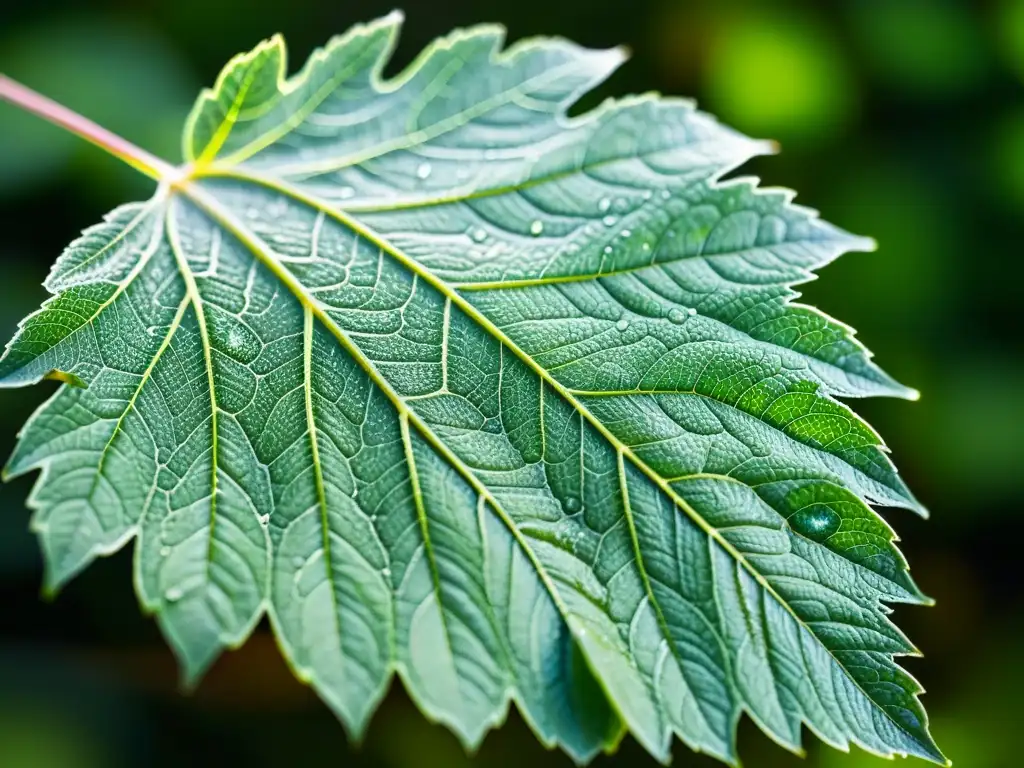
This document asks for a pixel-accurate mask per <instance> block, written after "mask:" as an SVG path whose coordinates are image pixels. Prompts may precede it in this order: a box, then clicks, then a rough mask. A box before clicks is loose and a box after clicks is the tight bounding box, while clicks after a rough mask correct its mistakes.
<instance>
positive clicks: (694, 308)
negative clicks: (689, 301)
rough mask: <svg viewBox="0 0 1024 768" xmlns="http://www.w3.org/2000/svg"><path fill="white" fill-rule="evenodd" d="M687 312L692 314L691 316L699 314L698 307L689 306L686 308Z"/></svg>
mask: <svg viewBox="0 0 1024 768" xmlns="http://www.w3.org/2000/svg"><path fill="white" fill-rule="evenodd" d="M686 314H688V315H690V316H691V317H692V316H693V315H696V314H697V308H696V307H688V308H687V310H686Z"/></svg>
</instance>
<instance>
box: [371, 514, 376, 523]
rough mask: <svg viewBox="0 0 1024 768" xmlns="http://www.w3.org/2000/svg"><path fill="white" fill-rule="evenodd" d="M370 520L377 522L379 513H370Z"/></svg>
mask: <svg viewBox="0 0 1024 768" xmlns="http://www.w3.org/2000/svg"><path fill="white" fill-rule="evenodd" d="M370 522H371V523H376V522H377V515H370Z"/></svg>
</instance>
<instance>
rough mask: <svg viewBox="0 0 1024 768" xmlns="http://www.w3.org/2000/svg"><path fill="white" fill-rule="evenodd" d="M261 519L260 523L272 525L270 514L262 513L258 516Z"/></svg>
mask: <svg viewBox="0 0 1024 768" xmlns="http://www.w3.org/2000/svg"><path fill="white" fill-rule="evenodd" d="M257 519H258V520H259V521H260V525H264V526H266V525H270V514H269V513H268V514H265V515H260V516H259V517H258V518H257Z"/></svg>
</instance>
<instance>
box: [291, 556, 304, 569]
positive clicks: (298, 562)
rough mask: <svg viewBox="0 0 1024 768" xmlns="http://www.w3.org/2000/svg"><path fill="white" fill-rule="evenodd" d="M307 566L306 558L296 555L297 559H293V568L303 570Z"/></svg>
mask: <svg viewBox="0 0 1024 768" xmlns="http://www.w3.org/2000/svg"><path fill="white" fill-rule="evenodd" d="M305 564H306V558H304V557H300V556H299V555H296V556H295V557H293V558H292V566H294V567H295V568H301V567H302V566H304V565H305Z"/></svg>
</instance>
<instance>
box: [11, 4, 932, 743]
mask: <svg viewBox="0 0 1024 768" xmlns="http://www.w3.org/2000/svg"><path fill="white" fill-rule="evenodd" d="M400 23H401V19H400V17H399V16H398V15H397V14H392V15H391V16H388V17H386V18H384V19H381V20H379V21H376V22H374V23H372V24H369V25H366V26H358V27H355V28H354V29H352V30H351V31H350V32H349V33H347V34H346V35H345V36H343V37H339V38H335V39H334V40H332V41H331V42H330V43H329V44H328V45H327V46H326V47H325V48H324V49H322V50H320V51H318V52H316V53H315V54H314V55H313V56H312V57H311V59H310V60H309V62H308V63H307V64H306V65H305V67H304V68H303V70H302V71H301V72H300V73H299V74H297V75H295V76H293V77H291V78H290V79H284V74H285V50H284V44H283V42H282V41H281V40H280V39H279V38H274V39H272V40H270V41H267V42H265V43H263V44H261V45H259V46H258V47H257V48H256V49H255V50H253V51H252V52H251V53H249V54H246V55H244V56H239V57H236V58H235V59H233V60H232V61H231V62H230V63H229V64H228V66H227V68H226V69H225V70H224V72H223V73H222V75H221V77H220V79H219V80H218V81H217V84H216V86H215V87H214V88H213V89H212V90H208V91H204V92H203V94H202V95H201V96H200V98H199V101H198V103H197V104H196V106H195V109H194V111H193V113H192V116H191V118H190V120H189V122H188V124H187V127H186V130H185V137H184V148H185V153H186V159H187V164H186V165H185V166H184V167H183V168H182V169H180V170H179V171H178V172H177V173H176V174H175V175H172V176H170V177H168V178H165V179H163V181H162V183H161V184H160V186H159V189H158V190H157V192H156V194H155V196H154V197H153V198H152V199H151V200H149V201H147V202H144V203H138V204H131V205H126V206H123V207H121V208H119V209H117V210H115V211H114V212H112V213H111V214H110V215H109V216H108V217H107V219H106V220H105V221H104V222H103V223H102V224H99V225H97V226H95V227H93V228H91V229H89V230H87V231H86V232H85V234H84V235H83V236H82V237H81V238H80V239H78V240H76V241H75V242H74V243H73V244H72V245H71V246H70V247H69V248H68V249H67V251H66V252H65V253H64V254H63V255H62V256H61V257H60V258H59V259H58V261H57V263H56V264H55V266H54V268H53V271H52V273H51V274H50V276H49V278H48V279H47V282H46V286H47V288H48V289H49V290H50V291H51V292H53V293H54V294H55V296H54V297H53V298H52V299H50V300H49V301H48V302H47V303H46V304H45V305H44V306H43V308H42V309H41V310H40V311H39V312H37V313H36V314H34V315H32V316H31V317H29V318H28V319H27V320H25V321H24V323H23V324H22V326H21V329H20V330H19V332H18V335H17V336H16V338H15V339H14V340H13V341H12V342H11V343H10V345H9V347H8V350H7V354H6V356H5V357H4V359H3V361H2V363H0V376H2V383H3V384H4V385H5V386H21V385H26V384H31V383H34V382H38V381H39V380H40V379H43V378H48V377H49V378H59V379H61V380H63V381H65V382H67V384H65V385H64V386H62V387H61V388H60V389H59V390H58V391H57V393H56V394H55V395H54V396H53V397H52V398H51V399H50V400H49V401H48V402H47V403H46V404H45V405H44V406H42V407H41V408H40V409H39V411H38V412H37V413H36V414H35V415H34V416H33V417H32V418H31V420H30V421H29V423H28V424H27V425H26V427H25V429H24V431H23V432H22V435H21V440H20V442H19V444H18V447H17V449H16V451H15V453H14V455H13V457H12V458H11V460H10V464H9V466H8V473H9V474H11V475H20V474H23V473H26V472H29V471H31V470H35V469H40V470H42V472H41V476H40V479H39V481H38V483H37V485H36V487H35V489H34V491H33V493H32V496H31V499H30V502H29V503H30V505H31V506H32V508H33V509H34V510H35V514H34V517H33V523H32V525H33V528H34V529H35V530H36V531H37V532H38V534H39V536H40V539H41V541H42V546H43V549H44V552H45V557H46V565H47V576H46V581H47V586H48V587H49V588H50V589H56V588H58V587H59V586H60V585H62V584H64V583H65V582H66V581H67V580H68V579H69V578H71V577H72V576H73V575H74V574H76V573H78V572H79V571H80V570H81V569H82V568H84V567H85V566H86V565H88V564H89V563H90V562H91V561H92V560H93V559H94V558H95V557H97V556H99V555H104V554H108V553H110V552H113V551H114V550H117V549H119V548H121V547H122V546H124V545H125V544H126V543H127V542H128V541H130V540H132V539H134V540H135V552H136V557H135V581H136V587H137V589H138V593H139V596H140V599H141V601H142V604H143V605H144V607H145V608H146V610H148V611H152V612H153V614H154V615H155V616H156V618H157V621H158V622H159V625H160V627H161V628H162V630H163V632H164V633H165V635H166V636H167V638H168V640H169V641H170V643H171V645H172V646H173V648H174V649H175V651H176V652H177V654H178V656H179V657H180V659H181V662H182V665H183V667H184V673H185V676H186V677H187V679H188V680H190V681H192V680H195V679H197V678H198V676H199V675H200V674H201V673H202V672H203V670H204V669H205V668H206V667H207V666H208V665H209V664H210V663H211V662H212V661H213V660H214V659H215V658H216V657H217V655H218V654H219V653H220V652H221V651H222V650H224V649H225V648H230V647H235V646H238V645H240V644H241V643H243V642H244V641H245V639H246V636H247V635H248V634H249V633H250V632H251V630H252V629H253V627H254V626H255V624H256V623H257V622H258V621H260V619H261V617H263V616H264V615H266V616H268V617H269V620H270V623H271V625H272V627H273V631H274V633H275V634H276V636H277V638H278V640H279V642H280V646H281V650H282V652H283V654H284V655H285V657H286V658H287V659H288V662H289V663H290V664H291V666H292V667H293V668H294V670H295V672H296V674H297V675H298V676H299V677H300V678H301V679H302V680H304V681H308V682H309V684H310V685H312V686H313V687H314V688H315V689H316V691H317V692H318V693H319V694H320V696H321V697H322V698H323V700H324V701H325V702H326V703H327V704H328V705H329V706H330V707H331V708H332V709H333V710H334V711H335V712H336V713H337V715H338V717H339V718H340V720H341V722H342V723H343V724H344V725H345V727H346V728H347V730H348V732H349V733H350V734H351V735H352V736H353V737H356V738H358V737H359V735H360V734H362V733H363V731H364V729H365V728H366V725H367V722H368V720H369V719H370V716H371V715H372V713H373V711H374V709H375V708H376V706H377V704H378V703H379V702H380V700H381V698H382V697H383V695H384V693H385V691H386V690H387V688H388V686H389V684H390V683H391V678H392V677H393V675H394V674H396V673H397V675H398V676H399V677H400V678H401V680H402V682H403V684H404V685H405V687H406V689H407V690H408V691H409V693H410V695H411V696H412V698H413V699H414V700H415V701H416V703H417V704H418V705H419V707H420V708H421V709H422V711H423V712H424V714H425V715H426V716H427V717H429V718H431V719H432V720H435V721H439V722H442V723H444V724H445V725H447V726H448V727H449V728H451V729H452V730H453V731H454V732H455V733H456V734H457V735H458V737H459V738H460V739H461V740H462V741H463V743H464V744H465V745H466V746H467V748H470V749H472V748H474V747H475V746H476V745H478V744H479V743H480V741H481V740H482V739H483V737H484V735H485V734H486V732H487V731H488V730H489V729H490V728H493V727H495V726H496V725H498V724H499V723H501V722H502V721H503V720H504V719H505V717H506V714H507V711H508V708H509V706H510V705H511V704H514V705H515V706H516V707H517V708H518V709H519V711H520V712H522V714H523V716H524V718H525V719H526V720H527V721H528V723H529V724H530V726H531V727H532V728H533V730H534V731H535V732H536V734H537V737H538V738H539V739H541V740H542V741H543V742H544V743H545V744H548V745H552V746H555V745H557V746H559V747H561V748H562V749H564V750H565V751H566V752H568V753H569V754H570V755H571V756H572V757H573V758H575V759H576V760H577V761H580V762H583V761H586V760H588V759H589V758H591V757H593V756H594V755H595V754H597V753H598V752H600V751H601V750H612V749H614V748H615V746H616V745H617V743H618V740H619V739H621V738H622V735H623V734H624V733H625V732H628V733H630V734H632V735H633V736H634V737H635V738H636V739H637V740H638V741H639V742H640V743H641V744H643V746H644V747H645V748H646V749H647V750H648V751H649V752H650V753H651V754H652V755H653V756H654V757H656V758H658V759H660V760H667V758H668V755H669V752H670V748H671V745H672V740H673V737H674V736H677V737H679V738H680V739H681V740H682V741H683V742H685V743H686V744H687V745H689V746H690V747H692V748H693V749H695V750H699V751H702V752H706V753H708V754H710V755H714V756H716V757H718V758H720V759H722V760H724V761H727V762H730V763H736V762H737V760H738V758H737V754H736V745H735V731H736V726H737V721H738V719H739V718H740V716H741V715H742V714H743V713H746V714H747V715H749V717H751V718H752V719H753V720H754V721H755V722H756V723H757V724H758V726H760V728H762V729H763V730H764V731H765V733H767V734H769V735H770V736H771V737H772V738H773V739H774V740H776V741H777V742H778V743H779V744H781V745H783V746H784V747H786V748H788V749H791V750H793V751H800V749H801V740H802V733H801V731H802V727H803V726H806V727H807V729H809V730H810V731H811V732H813V734H815V735H816V736H818V737H819V738H821V739H822V740H824V741H825V742H827V743H828V744H831V745H833V746H835V747H838V748H841V749H846V748H848V746H849V745H850V744H855V745H858V746H860V747H863V748H864V749H867V750H870V751H872V752H875V753H878V754H882V755H905V754H909V755H917V756H920V757H924V758H927V759H930V760H934V761H936V762H944V758H943V757H942V755H941V754H940V752H939V751H938V749H937V748H936V746H935V745H934V743H933V741H932V739H931V737H930V736H929V734H928V730H927V718H926V716H925V713H924V711H923V709H922V707H921V705H920V704H919V702H918V698H917V696H918V694H919V693H920V691H921V688H920V686H919V685H918V683H917V682H916V681H915V680H913V679H912V678H911V677H910V676H909V675H908V674H907V673H906V672H904V671H903V670H902V669H901V668H900V667H899V666H898V665H897V663H896V662H895V660H894V657H895V656H899V655H904V654H912V653H915V652H916V651H915V649H914V647H913V646H912V645H911V644H910V642H909V641H908V640H907V639H906V638H905V637H904V635H903V634H902V633H901V632H900V631H899V630H898V629H897V628H896V627H895V626H894V625H893V624H892V623H891V622H890V621H889V619H888V617H887V615H888V610H889V609H888V608H887V605H888V604H890V603H898V602H906V603H925V602H927V599H926V598H924V597H923V596H922V595H921V593H920V592H919V591H918V590H917V588H916V587H915V585H914V583H913V581H912V580H911V578H910V575H909V574H908V571H907V565H906V562H905V561H904V559H903V557H902V555H901V554H900V553H899V551H898V550H897V549H896V546H895V543H894V542H895V540H896V537H895V535H894V534H893V532H892V530H891V529H890V528H889V526H888V525H887V524H886V523H885V522H884V521H883V520H882V518H881V517H880V516H879V515H878V514H877V513H876V512H875V511H874V510H873V509H872V506H871V505H882V506H887V507H903V508H906V509H910V510H915V511H917V512H919V513H924V510H923V509H922V508H921V506H920V505H919V504H918V502H917V501H916V500H915V499H914V497H913V496H912V495H911V493H910V492H909V491H908V490H907V488H906V486H905V485H904V483H903V482H902V480H901V479H900V477H899V475H898V474H897V473H896V470H895V468H894V467H893V465H892V464H891V463H890V461H889V458H888V456H887V454H886V452H885V450H884V447H883V445H882V443H881V440H880V438H879V437H878V436H877V435H876V434H875V433H874V432H873V431H872V430H871V428H870V427H868V426H867V425H866V424H865V423H864V422H863V421H861V420H860V419H859V418H858V417H857V416H856V415H855V414H854V413H853V412H852V411H851V410H850V409H849V408H848V407H847V406H846V405H844V404H842V403H841V402H839V400H838V399H837V398H841V397H842V398H850V397H864V396H872V395H893V396H899V397H909V398H913V397H914V396H915V393H914V392H913V391H912V390H909V389H907V388H904V387H902V386H901V385H899V384H897V383H896V382H895V381H893V380H892V379H891V378H890V377H889V376H887V375H886V374H885V373H883V372H882V371H881V370H880V369H879V368H878V367H877V366H876V365H875V364H874V362H872V360H871V356H870V354H869V353H868V352H867V351H866V350H865V348H864V347H863V346H861V344H860V343H859V342H858V341H857V340H856V339H855V338H854V336H853V332H852V331H851V330H850V329H849V328H848V327H846V326H844V325H842V324H841V323H839V322H837V321H835V320H833V319H831V318H829V317H827V316H825V315H823V314H822V313H820V312H818V311H816V310H814V309H812V308H810V307H806V306H802V305H800V304H797V303H794V299H795V297H796V296H797V294H796V293H795V291H794V288H793V286H794V285H796V284H798V283H801V282H804V281H806V280H809V279H811V277H812V275H811V271H812V270H814V269H816V268H818V267H821V266H823V265H824V264H826V263H828V262H829V261H831V260H832V259H834V258H836V257H837V256H839V255H840V254H841V253H843V252H844V251H849V250H865V249H868V248H870V247H872V243H871V241H869V240H866V239H864V238H859V237H854V236H852V235H849V234H847V233H845V232H843V231H842V230H840V229H837V228H835V227H832V226H830V225H828V224H825V223H824V222H822V221H820V220H819V219H818V218H817V216H816V214H815V213H814V212H813V211H810V210H808V209H805V208H801V207H798V206H795V205H793V203H792V194H791V193H789V192H786V191H781V190H772V189H766V190H762V189H759V188H758V187H757V185H756V180H752V179H733V180H729V181H721V180H720V178H721V177H722V175H723V174H724V173H726V172H727V171H729V170H731V169H734V168H736V167H737V166H738V165H740V164H741V163H743V162H744V161H746V160H747V159H749V158H750V157H752V156H754V155H757V154H760V153H764V152H766V151H769V150H770V147H769V145H767V144H765V143H763V142H756V141H752V140H750V139H747V138H746V137H744V136H741V135H739V134H737V133H735V132H733V131H731V130H729V129H728V128H725V127H723V126H721V125H719V124H718V123H717V122H716V121H714V120H713V119H712V118H710V117H709V116H707V115H705V114H702V113H700V112H698V111H696V110H695V108H694V107H693V105H692V104H690V103H689V102H686V101H682V100H676V99H668V98H660V97H657V96H654V95H647V96H640V97H634V98H627V99H623V100H618V101H611V102H608V103H606V104H604V105H603V106H602V107H600V108H599V109H597V110H595V111H593V112H591V113H588V114H584V115H582V116H580V117H575V118H569V117H568V116H567V110H568V109H569V107H570V106H571V105H572V104H573V103H574V102H575V101H576V100H577V99H578V98H579V97H580V96H581V95H582V94H584V93H585V92H587V91H588V90H589V89H591V88H592V87H594V86H595V85H596V84H598V83H599V82H601V81H602V80H603V79H605V78H606V77H607V76H608V75H609V74H610V73H611V72H612V71H613V70H614V69H615V68H616V67H618V66H619V65H620V64H621V63H622V62H623V59H624V56H623V54H622V52H621V51H619V50H605V51H594V50H587V49H584V48H580V47H578V46H576V45H574V44H572V43H569V42H566V41H564V40H557V39H537V40H530V41H526V42H521V43H518V44H515V45H513V46H511V47H508V48H503V31H502V30H501V28H499V27H494V26H482V27H476V28H473V29H470V30H464V31H457V32H455V33H453V34H451V35H450V36H449V37H447V38H444V39H442V40H439V41H438V42H437V43H435V44H433V45H432V46H430V47H429V48H428V49H427V50H426V51H425V52H424V53H423V54H422V55H420V57H419V58H418V59H417V60H416V61H415V62H414V63H413V64H412V65H410V66H409V68H408V69H407V70H406V71H405V72H404V73H403V74H401V75H399V76H398V77H396V78H394V79H391V80H384V79H382V76H381V71H382V69H383V67H384V66H385V64H386V62H387V60H388V58H389V55H390V52H391V50H392V48H393V46H394V43H395V38H396V35H397V31H398V28H399V26H400Z"/></svg>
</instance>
